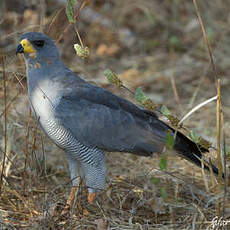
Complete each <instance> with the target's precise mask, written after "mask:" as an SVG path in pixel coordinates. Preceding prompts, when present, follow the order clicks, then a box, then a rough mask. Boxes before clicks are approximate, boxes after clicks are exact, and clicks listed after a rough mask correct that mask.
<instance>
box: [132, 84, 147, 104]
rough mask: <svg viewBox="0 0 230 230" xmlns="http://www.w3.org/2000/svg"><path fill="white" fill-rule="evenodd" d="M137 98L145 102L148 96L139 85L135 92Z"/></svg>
mask: <svg viewBox="0 0 230 230" xmlns="http://www.w3.org/2000/svg"><path fill="white" fill-rule="evenodd" d="M135 99H136V101H138V102H140V103H144V102H145V101H146V100H147V99H148V98H147V97H146V96H145V94H144V92H143V91H142V89H141V87H138V88H137V89H136V92H135Z"/></svg>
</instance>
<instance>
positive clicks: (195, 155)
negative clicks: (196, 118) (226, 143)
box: [173, 130, 224, 178]
mask: <svg viewBox="0 0 230 230" xmlns="http://www.w3.org/2000/svg"><path fill="white" fill-rule="evenodd" d="M173 131H174V130H173ZM174 132H175V131H174ZM174 149H175V150H176V151H177V152H178V153H179V154H181V155H182V157H184V158H185V159H187V160H189V161H191V162H192V163H194V164H196V165H197V166H199V167H202V162H201V158H202V152H207V151H208V150H207V149H205V148H203V147H201V146H198V145H197V144H196V143H194V142H193V141H191V140H190V139H188V138H187V137H186V136H184V135H183V134H182V133H180V132H177V134H176V139H175V143H174ZM204 168H205V169H206V170H208V171H210V168H212V171H213V173H214V174H216V175H218V173H219V172H218V169H217V168H216V167H215V166H214V165H210V167H209V166H208V165H206V164H204ZM222 178H224V174H222Z"/></svg>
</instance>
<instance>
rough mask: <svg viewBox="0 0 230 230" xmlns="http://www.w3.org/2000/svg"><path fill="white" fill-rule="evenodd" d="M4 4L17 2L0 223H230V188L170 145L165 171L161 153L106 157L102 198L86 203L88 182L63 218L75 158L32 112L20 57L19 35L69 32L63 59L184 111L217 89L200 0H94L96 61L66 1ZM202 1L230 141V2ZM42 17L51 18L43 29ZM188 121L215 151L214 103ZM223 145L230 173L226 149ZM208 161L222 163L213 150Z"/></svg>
mask: <svg viewBox="0 0 230 230" xmlns="http://www.w3.org/2000/svg"><path fill="white" fill-rule="evenodd" d="M3 2H4V3H7V2H8V3H7V4H6V6H5V7H6V8H4V7H3V5H1V4H2V2H1V3H0V14H1V15H2V17H1V19H0V54H1V56H3V57H4V63H5V70H4V69H3V61H1V63H2V64H1V65H0V80H1V85H0V140H1V142H0V144H1V146H0V155H1V167H0V169H1V170H0V172H1V171H2V170H3V168H2V166H3V165H4V170H3V171H4V174H2V173H1V175H3V176H2V183H1V184H0V186H1V200H0V229H36V230H37V229H98V230H103V229H106V227H108V229H207V228H208V227H210V228H211V221H212V219H213V218H214V217H215V216H217V215H219V216H223V215H224V216H225V218H226V219H227V220H228V218H229V217H230V215H229V214H230V206H229V201H230V200H229V195H228V188H227V186H225V188H224V186H223V184H221V183H220V181H217V179H216V178H213V177H212V176H211V175H207V173H206V172H205V174H204V173H202V170H200V169H199V168H197V167H196V166H193V165H191V164H190V163H188V162H186V161H184V160H180V158H179V157H178V156H176V154H175V153H171V152H170V153H168V154H167V163H168V166H167V170H166V171H160V170H159V162H160V156H158V155H156V156H154V157H153V158H151V159H150V158H144V157H136V156H133V155H130V154H120V153H109V154H107V168H108V172H107V175H108V179H107V180H108V183H107V187H106V189H105V191H102V192H101V193H100V194H99V195H98V199H97V202H96V204H95V205H93V206H91V205H89V204H88V203H87V202H86V200H87V188H86V187H85V186H84V185H83V186H81V189H80V191H79V194H78V197H77V200H76V204H75V205H74V207H73V208H72V210H71V213H70V216H69V217H68V218H66V217H65V218H64V217H61V216H60V213H61V210H62V208H63V207H64V204H65V201H66V199H67V196H68V193H69V191H70V188H71V184H70V181H69V173H68V166H67V162H66V161H65V156H64V153H63V152H62V151H61V150H59V149H58V148H57V147H56V146H54V145H53V144H52V143H51V141H50V140H48V139H47V137H45V135H44V134H43V133H42V132H41V130H40V129H39V127H38V124H37V122H36V120H34V118H33V116H32V117H31V115H30V111H29V109H28V108H29V103H28V99H27V92H26V79H25V67H24V63H23V60H22V59H21V58H20V57H19V58H16V57H15V55H14V53H15V47H16V44H17V42H18V38H19V36H20V34H21V33H23V32H25V31H37V30H39V29H40V28H42V29H45V30H46V31H48V32H49V34H50V35H51V36H52V37H53V38H54V39H56V40H57V39H59V40H60V41H59V43H58V46H59V48H60V51H61V54H62V58H63V59H64V62H65V63H66V64H67V65H68V66H69V67H70V68H71V69H72V70H73V71H75V72H77V73H80V74H81V75H85V76H87V77H86V78H87V79H89V80H92V81H94V82H96V83H97V84H100V85H103V87H105V88H107V89H109V90H111V91H113V92H115V93H117V94H119V95H121V96H124V97H126V98H129V99H131V100H132V96H131V95H130V94H128V93H127V92H126V91H124V90H119V89H117V88H116V87H113V86H111V85H109V84H108V83H107V82H106V80H105V78H104V76H103V71H104V70H105V69H107V68H110V69H112V70H113V71H114V72H117V73H121V78H122V80H123V82H124V83H125V85H127V86H128V87H129V88H131V89H132V90H135V88H136V87H137V86H139V85H141V86H142V87H143V89H144V91H145V92H146V93H147V95H148V96H149V97H150V98H152V99H153V100H154V101H156V102H157V103H164V104H166V105H167V106H168V107H169V108H170V110H171V111H173V113H174V114H176V115H177V116H178V117H180V118H182V117H183V116H184V115H185V114H186V113H187V112H188V111H189V110H191V109H192V108H193V107H195V106H196V105H197V104H199V103H201V102H203V101H205V100H206V99H208V98H211V97H213V96H215V95H216V94H217V90H216V84H215V81H216V74H215V73H213V68H212V66H210V59H209V54H208V51H207V49H206V47H207V46H206V44H207V43H205V42H204V39H203V36H202V30H201V29H200V25H199V22H198V20H197V16H196V11H195V8H194V6H193V3H192V1H182V0H175V1H157V0H154V1H151V0H145V1H142V0H135V1H133V0H132V1H131V0H127V1H125V3H124V1H121V0H117V1H95V2H94V3H92V4H91V5H89V6H87V7H88V8H87V9H88V10H89V11H87V12H88V13H89V12H90V14H89V15H87V12H86V11H85V12H84V13H83V12H82V13H81V14H80V18H79V21H78V22H77V27H78V29H79V33H80V35H81V38H82V40H83V43H84V45H87V46H88V47H89V48H90V53H91V54H90V58H89V61H82V60H79V58H78V57H76V55H75V53H74V50H73V43H76V42H77V41H78V38H77V36H76V33H75V32H74V29H73V28H72V26H69V27H68V28H67V25H68V22H67V20H66V17H65V12H64V10H63V5H59V4H57V3H55V4H53V3H49V1H47V2H48V3H46V2H45V1H41V3H42V4H41V5H39V4H37V5H36V4H35V5H34V6H32V3H26V2H27V1H25V2H24V1H21V3H20V7H19V6H17V5H16V4H15V5H14V3H12V0H10V1H3ZM31 2H32V1H31ZM35 2H36V1H35ZM50 2H51V1H50ZM26 4H29V5H26ZM23 6H27V7H29V9H27V10H24V9H23ZM198 6H199V12H200V15H201V19H202V20H203V23H204V25H205V27H206V32H207V33H206V35H207V38H208V40H209V42H210V47H211V48H212V51H211V54H212V55H213V56H214V63H215V71H216V73H217V76H218V77H220V78H221V96H222V109H223V111H224V124H223V129H224V130H225V143H226V144H228V143H229V139H230V136H229V134H228V132H227V130H228V129H229V127H230V123H229V118H230V111H229V108H230V107H229V106H230V103H229V92H228V88H229V86H230V80H229V77H228V76H229V73H230V72H229V70H230V61H229V60H230V46H229V39H230V38H229V34H230V29H229V23H230V18H229V9H230V4H229V3H228V2H227V1H224V0H222V1H221V0H219V1H208V0H205V1H199V2H198ZM32 9H33V10H32ZM14 10H17V11H16V12H15V11H14ZM90 10H91V11H90ZM98 15H99V16H100V17H98ZM96 16H97V17H96ZM49 22H52V23H49ZM43 23H48V25H49V26H46V28H44V27H43V26H42V25H43ZM66 28H67V29H66ZM63 31H64V32H63ZM124 31H126V32H127V31H128V32H129V36H128V37H127V36H126V37H125V33H124ZM60 36H61V37H62V38H61V39H60ZM124 37H125V38H124ZM1 60H3V59H1ZM4 73H5V74H4ZM4 76H5V77H6V81H4ZM4 82H5V83H4ZM5 112H6V113H5ZM184 123H185V125H186V126H187V127H189V128H192V129H195V130H196V131H197V132H198V133H199V134H202V136H203V137H205V138H207V139H209V140H210V141H211V142H212V143H213V146H214V147H217V129H216V104H215V103H214V102H212V103H210V104H208V105H206V106H205V107H202V108H201V109H200V110H198V111H197V112H196V113H194V114H193V115H192V116H190V117H189V119H187V120H186V121H185V122H184ZM225 152H226V161H227V169H228V165H229V164H228V158H229V155H228V154H229V152H228V148H225ZM208 157H211V158H212V160H213V162H216V163H217V161H215V159H216V158H217V155H216V151H215V150H211V151H210V153H209V154H208ZM3 161H5V162H3ZM223 200H224V201H225V202H223ZM223 210H224V213H223ZM229 226H230V224H229V225H227V228H228V227H229Z"/></svg>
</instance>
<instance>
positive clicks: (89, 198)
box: [88, 192, 96, 204]
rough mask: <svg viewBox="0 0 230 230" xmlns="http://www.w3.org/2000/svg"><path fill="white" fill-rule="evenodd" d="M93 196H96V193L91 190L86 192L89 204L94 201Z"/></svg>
mask: <svg viewBox="0 0 230 230" xmlns="http://www.w3.org/2000/svg"><path fill="white" fill-rule="evenodd" d="M95 198H96V193H91V192H89V194H88V202H89V203H90V204H93V203H94V201H95Z"/></svg>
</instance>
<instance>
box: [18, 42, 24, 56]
mask: <svg viewBox="0 0 230 230" xmlns="http://www.w3.org/2000/svg"><path fill="white" fill-rule="evenodd" d="M18 53H24V48H23V46H22V44H19V45H18V46H17V49H16V55H17V54H18Z"/></svg>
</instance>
